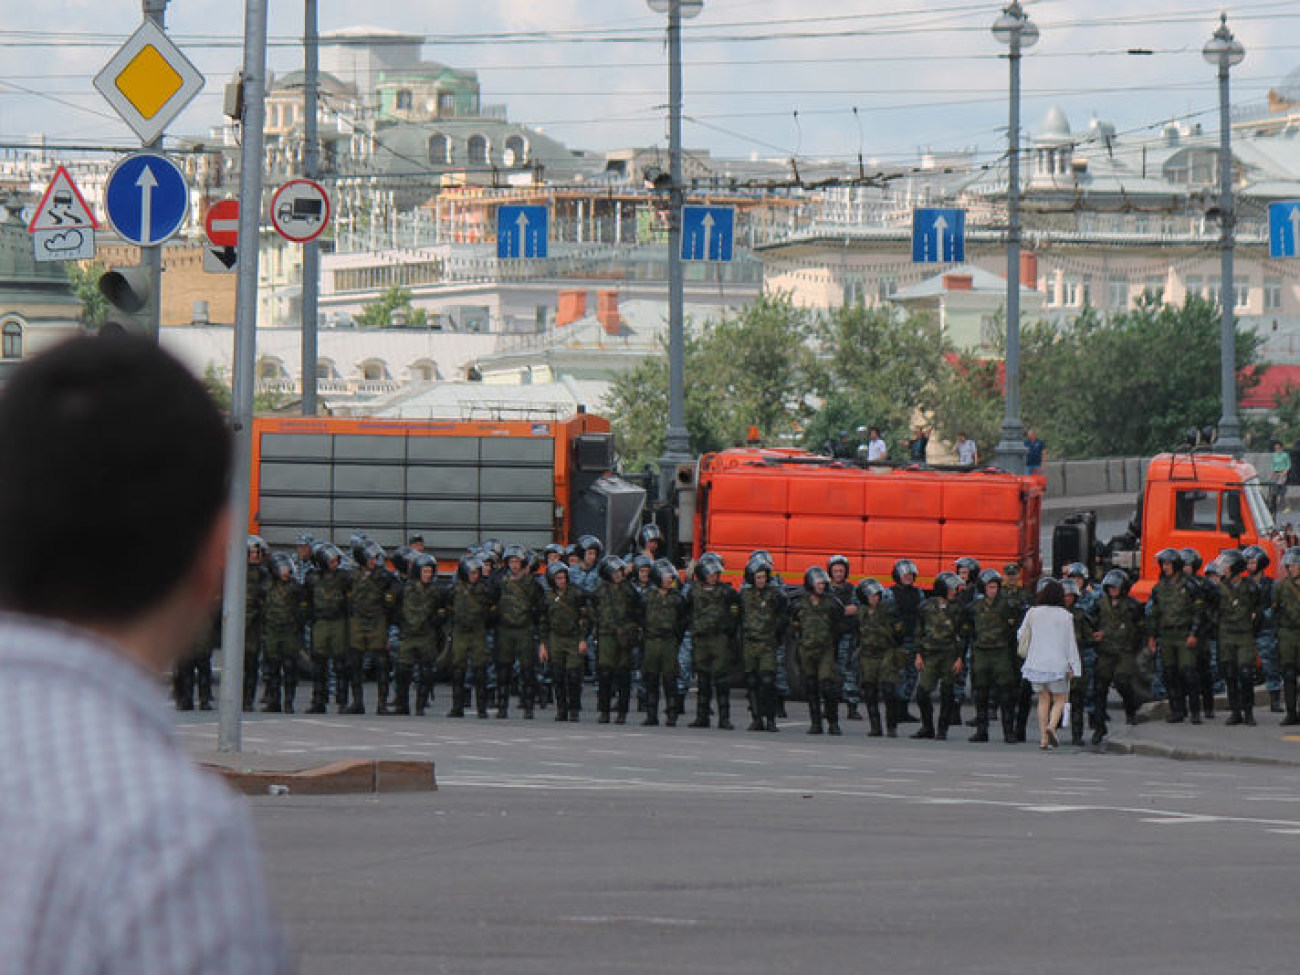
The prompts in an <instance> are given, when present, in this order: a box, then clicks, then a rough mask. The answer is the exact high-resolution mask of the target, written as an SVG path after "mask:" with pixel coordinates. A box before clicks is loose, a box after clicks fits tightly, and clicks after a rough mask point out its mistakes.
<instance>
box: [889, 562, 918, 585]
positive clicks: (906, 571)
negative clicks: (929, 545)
mask: <svg viewBox="0 0 1300 975" xmlns="http://www.w3.org/2000/svg"><path fill="white" fill-rule="evenodd" d="M889 574H890V576H892V577H893V580H894V581H895V582H898V583H901V582H902V581H903V576H906V575H910V576H911V577H912V581H913V582H915V581H916V579H917V576H919V575H920V574H921V573H920V570H918V569H917V567H916V563H915V562H913V561H912V560H911V559H899V560H898V561H897V562H895V563H894V568H893V569H892V570H891V571H890V573H889Z"/></svg>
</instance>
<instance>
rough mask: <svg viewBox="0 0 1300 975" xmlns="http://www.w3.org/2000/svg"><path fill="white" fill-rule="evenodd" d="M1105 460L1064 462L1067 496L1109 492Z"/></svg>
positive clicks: (1089, 495)
mask: <svg viewBox="0 0 1300 975" xmlns="http://www.w3.org/2000/svg"><path fill="white" fill-rule="evenodd" d="M1106 469H1107V464H1106V461H1105V460H1071V461H1066V462H1065V484H1066V490H1067V492H1068V493H1067V495H1066V496H1067V497H1071V498H1082V497H1092V496H1094V495H1098V494H1109V493H1110V481H1109V479H1108V477H1107V473H1106Z"/></svg>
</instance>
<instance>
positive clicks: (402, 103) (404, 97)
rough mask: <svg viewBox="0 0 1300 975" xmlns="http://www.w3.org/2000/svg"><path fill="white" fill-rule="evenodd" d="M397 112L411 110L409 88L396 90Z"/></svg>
mask: <svg viewBox="0 0 1300 975" xmlns="http://www.w3.org/2000/svg"><path fill="white" fill-rule="evenodd" d="M397 110H398V111H399V112H409V111H410V110H411V89H410V88H399V89H398V90H397Z"/></svg>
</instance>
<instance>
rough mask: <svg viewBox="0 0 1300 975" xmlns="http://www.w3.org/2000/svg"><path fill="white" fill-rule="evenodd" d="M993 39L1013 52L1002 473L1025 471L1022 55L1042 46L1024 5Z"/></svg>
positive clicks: (1007, 12)
mask: <svg viewBox="0 0 1300 975" xmlns="http://www.w3.org/2000/svg"><path fill="white" fill-rule="evenodd" d="M993 36H994V37H996V38H997V39H998V41H1000V42H1001V43H1003V44H1006V45H1008V46H1009V47H1010V52H1009V53H1008V55H1007V58H1008V60H1009V61H1010V62H1011V119H1010V124H1009V126H1008V128H1007V216H1008V221H1007V359H1006V413H1005V414H1004V415H1003V417H1002V439H1001V440H999V441H998V445H997V447H996V448H994V452H993V462H994V463H995V464H996V465H997V466H998V467H1001V468H1002V469H1003V470H1008V471H1012V472H1014V473H1016V474H1023V473H1024V472H1025V427H1024V424H1023V423H1022V422H1021V420H1020V52H1021V51H1022V50H1023V49H1024V48H1027V47H1033V46H1034V45H1035V44H1037V43H1038V27H1037V26H1036V25H1035V24H1034V22H1033V21H1032V20H1030V19H1029V15H1028V14H1027V13H1025V11H1024V9H1023V8H1022V7H1021V6H1020V0H1012V2H1011V3H1010V4H1009V5H1008V6H1006V7H1004V8H1003V10H1002V15H1001V16H1000V17H998V19H997V20H996V21H994V23H993Z"/></svg>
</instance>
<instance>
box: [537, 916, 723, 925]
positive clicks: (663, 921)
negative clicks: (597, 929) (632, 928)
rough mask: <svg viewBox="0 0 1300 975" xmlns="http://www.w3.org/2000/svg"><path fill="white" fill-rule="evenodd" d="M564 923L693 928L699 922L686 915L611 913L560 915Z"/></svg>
mask: <svg viewBox="0 0 1300 975" xmlns="http://www.w3.org/2000/svg"><path fill="white" fill-rule="evenodd" d="M560 920H561V921H563V922H564V923H566V924H648V925H652V926H656V927H674V928H693V927H698V926H699V924H700V922H699V921H697V920H694V919H693V918H686V917H636V916H632V917H615V916H613V915H599V914H598V915H593V916H591V917H584V916H577V917H562V918H560Z"/></svg>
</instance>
